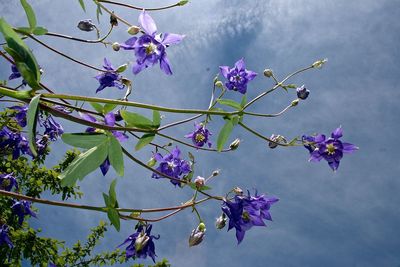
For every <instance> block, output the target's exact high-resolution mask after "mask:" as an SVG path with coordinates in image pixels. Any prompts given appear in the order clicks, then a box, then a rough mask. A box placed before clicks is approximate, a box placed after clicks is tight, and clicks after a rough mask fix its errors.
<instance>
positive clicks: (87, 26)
mask: <svg viewBox="0 0 400 267" xmlns="http://www.w3.org/2000/svg"><path fill="white" fill-rule="evenodd" d="M77 27H78V28H79V30H81V31H85V32H91V31H93V30H94V29H95V28H96V25H94V24H93V23H92V20H91V19H84V20H81V21H79V23H78V26H77Z"/></svg>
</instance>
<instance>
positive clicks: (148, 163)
mask: <svg viewBox="0 0 400 267" xmlns="http://www.w3.org/2000/svg"><path fill="white" fill-rule="evenodd" d="M156 162H157V161H156V159H155V158H154V157H151V158H150V159H149V161H148V162H147V166H149V167H154V165H156Z"/></svg>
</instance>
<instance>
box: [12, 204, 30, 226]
mask: <svg viewBox="0 0 400 267" xmlns="http://www.w3.org/2000/svg"><path fill="white" fill-rule="evenodd" d="M11 209H12V211H13V213H14V214H15V215H17V216H18V223H19V224H22V223H23V221H24V217H25V216H26V215H30V216H32V217H35V218H36V214H35V213H34V212H33V211H32V210H31V202H29V201H26V200H19V201H16V200H14V204H13V205H12V206H11Z"/></svg>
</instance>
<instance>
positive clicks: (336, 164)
mask: <svg viewBox="0 0 400 267" xmlns="http://www.w3.org/2000/svg"><path fill="white" fill-rule="evenodd" d="M339 163H340V161H331V162H328V164H329V167H331V169H332V170H333V171H336V170H337V169H338V168H339Z"/></svg>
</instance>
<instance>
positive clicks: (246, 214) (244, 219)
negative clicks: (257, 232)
mask: <svg viewBox="0 0 400 267" xmlns="http://www.w3.org/2000/svg"><path fill="white" fill-rule="evenodd" d="M242 219H243V221H245V222H249V221H250V215H249V213H248V212H247V211H243V213H242Z"/></svg>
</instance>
